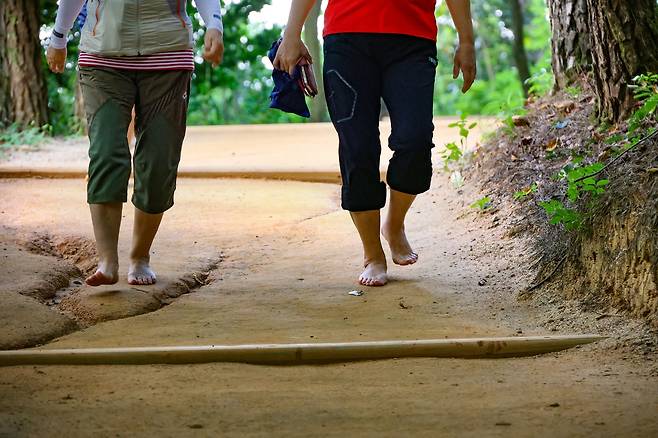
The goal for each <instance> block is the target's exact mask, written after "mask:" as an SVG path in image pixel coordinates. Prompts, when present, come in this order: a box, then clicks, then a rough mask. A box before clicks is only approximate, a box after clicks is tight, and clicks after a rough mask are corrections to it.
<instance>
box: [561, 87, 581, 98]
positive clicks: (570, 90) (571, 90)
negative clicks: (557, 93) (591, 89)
mask: <svg viewBox="0 0 658 438" xmlns="http://www.w3.org/2000/svg"><path fill="white" fill-rule="evenodd" d="M564 92H565V93H567V94H568V95H569V96H571V97H573V98H574V99H576V98H578V96H580V95H581V93H582V90H581V89H580V87H578V86H571V87H567V88H565V90H564Z"/></svg>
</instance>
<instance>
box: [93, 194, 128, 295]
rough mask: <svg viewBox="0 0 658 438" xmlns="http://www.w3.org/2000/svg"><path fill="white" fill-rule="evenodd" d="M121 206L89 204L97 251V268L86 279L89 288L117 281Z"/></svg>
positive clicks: (114, 204) (116, 204)
mask: <svg viewBox="0 0 658 438" xmlns="http://www.w3.org/2000/svg"><path fill="white" fill-rule="evenodd" d="M122 208H123V204H121V203H110V204H89V210H90V211H91V221H92V223H93V225H94V236H95V237H96V250H97V251H98V268H97V270H96V273H94V274H93V275H91V276H90V277H88V278H87V280H86V283H87V284H88V285H90V286H100V285H101V284H114V283H116V282H117V281H118V280H119V254H118V250H117V246H118V244H119V228H121V210H122Z"/></svg>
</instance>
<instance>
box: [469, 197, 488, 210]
mask: <svg viewBox="0 0 658 438" xmlns="http://www.w3.org/2000/svg"><path fill="white" fill-rule="evenodd" d="M491 207H493V204H492V203H491V198H489V197H488V196H485V197H483V198H480V199H478V200H477V201H475V202H474V203H472V204H471V205H470V208H475V209H478V210H480V211H486V210H489V209H490V208H491Z"/></svg>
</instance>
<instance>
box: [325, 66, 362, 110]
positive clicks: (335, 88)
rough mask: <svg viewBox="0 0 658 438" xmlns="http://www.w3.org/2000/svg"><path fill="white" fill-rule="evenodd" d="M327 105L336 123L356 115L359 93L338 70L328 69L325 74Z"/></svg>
mask: <svg viewBox="0 0 658 438" xmlns="http://www.w3.org/2000/svg"><path fill="white" fill-rule="evenodd" d="M324 86H325V92H326V93H327V106H328V107H329V112H330V114H331V118H332V120H333V121H334V123H343V122H347V121H348V120H351V119H352V118H353V117H354V112H355V110H356V99H357V93H356V90H355V89H354V87H352V85H350V83H349V82H347V80H345V78H344V77H343V76H342V75H341V74H340V73H339V72H338V70H335V69H331V70H327V71H326V72H325V75H324Z"/></svg>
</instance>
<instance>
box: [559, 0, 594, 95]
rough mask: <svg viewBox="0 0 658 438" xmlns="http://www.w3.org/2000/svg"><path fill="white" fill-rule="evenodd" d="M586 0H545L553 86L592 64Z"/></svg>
mask: <svg viewBox="0 0 658 438" xmlns="http://www.w3.org/2000/svg"><path fill="white" fill-rule="evenodd" d="M587 2H588V0H548V6H549V9H550V17H551V28H552V31H553V32H552V38H551V46H552V49H553V50H552V53H553V55H552V64H553V74H554V76H555V88H556V90H561V89H564V88H566V87H568V86H570V85H572V84H573V83H574V82H575V81H576V80H577V78H578V76H579V75H580V74H581V73H583V72H585V71H588V70H590V68H591V64H592V55H591V42H590V28H589V12H588V11H589V7H588V3H587Z"/></svg>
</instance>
